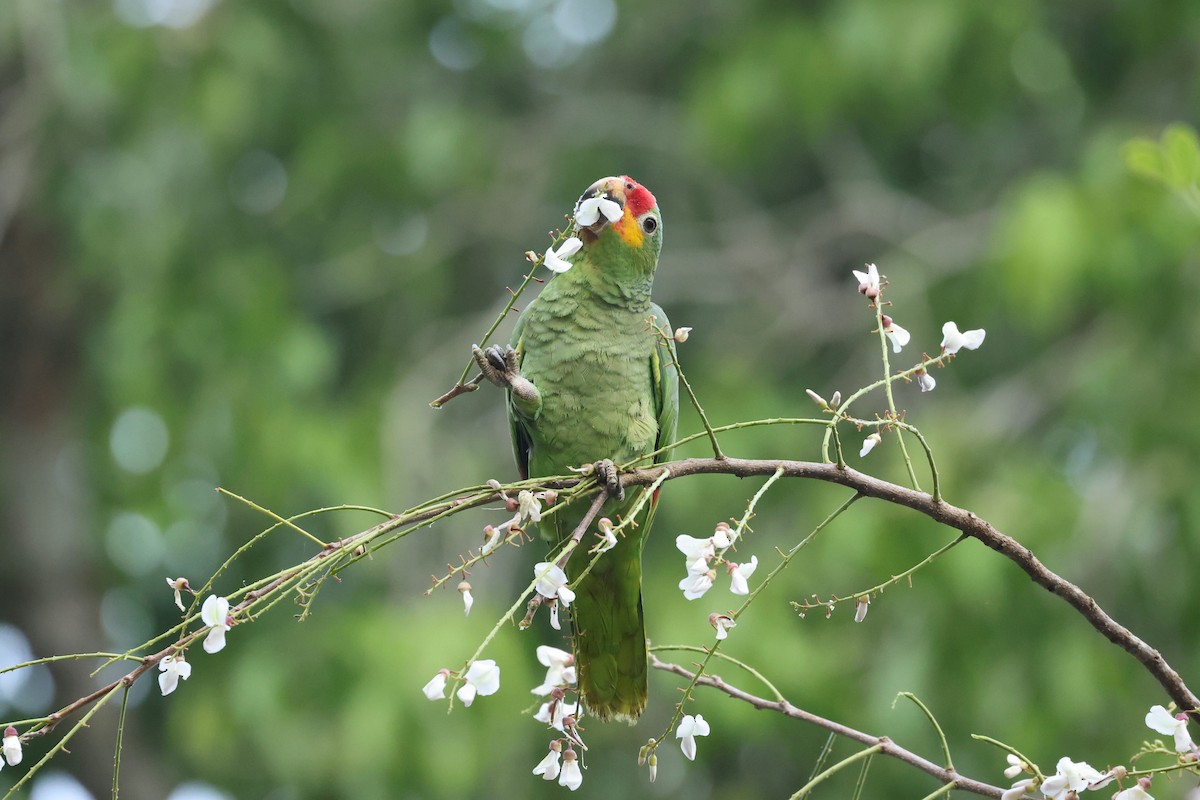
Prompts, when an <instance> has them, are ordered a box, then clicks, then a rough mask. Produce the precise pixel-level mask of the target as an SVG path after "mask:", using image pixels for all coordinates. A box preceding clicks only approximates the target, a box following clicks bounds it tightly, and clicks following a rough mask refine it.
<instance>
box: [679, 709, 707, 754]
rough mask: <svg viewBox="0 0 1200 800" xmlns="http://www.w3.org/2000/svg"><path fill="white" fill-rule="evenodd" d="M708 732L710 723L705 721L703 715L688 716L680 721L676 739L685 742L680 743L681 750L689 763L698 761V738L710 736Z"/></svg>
mask: <svg viewBox="0 0 1200 800" xmlns="http://www.w3.org/2000/svg"><path fill="white" fill-rule="evenodd" d="M708 730H709V728H708V723H707V722H705V721H704V715H703V714H697V715H696V716H694V717H693V716H692V715H691V714H688V715H687V716H686V717H684V718H683V719H681V720H679V727H678V728H676V729H675V738H676V739H682V740H683V741H681V742H680V743H679V749H681V750H683V754H684V755H685V756H687V758H688V761H695V760H696V737H697V736H708Z"/></svg>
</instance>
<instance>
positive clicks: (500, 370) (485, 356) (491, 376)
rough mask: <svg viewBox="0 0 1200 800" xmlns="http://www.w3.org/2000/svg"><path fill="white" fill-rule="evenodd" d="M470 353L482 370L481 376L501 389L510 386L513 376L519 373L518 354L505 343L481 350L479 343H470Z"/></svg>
mask: <svg viewBox="0 0 1200 800" xmlns="http://www.w3.org/2000/svg"><path fill="white" fill-rule="evenodd" d="M471 355H473V356H474V357H475V363H476V364H478V365H479V369H480V371H481V372H483V377H485V378H487V379H488V380H489V381H491V382H492V383H494V384H496V385H497V386H499V387H500V388H502V389H508V388H510V387H511V386H512V380H513V377H515V376H517V375H520V374H521V369H520V367H519V366H518V358H519V354H518V353H517V351H516V350H515V349H513V348H512V347H509V346H508V345H505V346H504V347H500V345H497V344H494V345H492V346H491V347H489V348H488V349H487V350H481V349H480V348H479V345H474V344H473V345H471Z"/></svg>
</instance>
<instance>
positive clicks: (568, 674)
mask: <svg viewBox="0 0 1200 800" xmlns="http://www.w3.org/2000/svg"><path fill="white" fill-rule="evenodd" d="M537 658H538V661H540V662H542V666H544V667H546V668H547V669H546V679H545V680H544V681H542V685H541V686H539V687H537V688H536V689H534V690H533V694H540V695H542V696H543V697H545V696H546V695H548V694H550V693H551V692H553V691H554V690H555V689H557V688H558V687H560V686H572V685H574V683H575V656H573V655H571V654H570V653H568V652H567V651H566V650H559V649H558V648H557V647H550V646H549V645H540V646H539V647H538V649H537Z"/></svg>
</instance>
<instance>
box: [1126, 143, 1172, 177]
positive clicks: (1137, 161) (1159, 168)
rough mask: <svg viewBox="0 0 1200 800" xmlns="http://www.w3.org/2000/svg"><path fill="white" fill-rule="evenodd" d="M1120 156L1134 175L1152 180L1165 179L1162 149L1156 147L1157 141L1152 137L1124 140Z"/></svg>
mask: <svg viewBox="0 0 1200 800" xmlns="http://www.w3.org/2000/svg"><path fill="white" fill-rule="evenodd" d="M1121 158H1122V160H1123V161H1124V162H1125V166H1126V167H1127V168H1128V169H1129V171H1130V172H1132V173H1134V174H1135V175H1140V176H1142V177H1143V178H1149V179H1150V180H1152V181H1165V180H1166V173H1165V168H1164V166H1163V157H1162V151H1160V150H1159V148H1158V142H1155V141H1154V140H1152V139H1147V138H1145V137H1141V136H1139V137H1138V138H1136V139H1131V140H1130V141H1128V142H1126V143H1125V146H1124V147H1122V148H1121Z"/></svg>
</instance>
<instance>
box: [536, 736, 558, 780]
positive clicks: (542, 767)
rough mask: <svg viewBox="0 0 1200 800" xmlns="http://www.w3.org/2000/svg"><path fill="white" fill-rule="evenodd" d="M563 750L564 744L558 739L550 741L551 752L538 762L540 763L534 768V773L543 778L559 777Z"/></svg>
mask: <svg viewBox="0 0 1200 800" xmlns="http://www.w3.org/2000/svg"><path fill="white" fill-rule="evenodd" d="M561 751H562V744H560V743H559V741H558V739H555V740H554V741H552V742H551V743H550V752H549V753H546V757H545V758H543V759H542V760H541V761H539V762H538V765H537V766H536V767H534V768H533V774H534V775H541V776H542V780H547V781H552V780H554V779H555V778H557V777H558V758H559V754H560V752H561Z"/></svg>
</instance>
